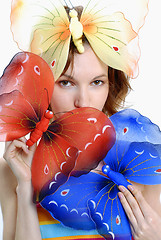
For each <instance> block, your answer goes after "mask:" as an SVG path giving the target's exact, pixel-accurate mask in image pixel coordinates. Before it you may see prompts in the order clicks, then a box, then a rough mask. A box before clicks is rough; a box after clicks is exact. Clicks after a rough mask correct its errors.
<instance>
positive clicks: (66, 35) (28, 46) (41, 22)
mask: <svg viewBox="0 0 161 240" xmlns="http://www.w3.org/2000/svg"><path fill="white" fill-rule="evenodd" d="M20 13H21V14H20ZM69 24H70V23H69V19H68V16H67V13H66V11H65V8H64V6H63V4H62V3H61V1H59V0H58V1H54V2H52V1H50V0H47V1H43V0H34V1H33V0H23V1H22V0H14V1H12V11H11V28H12V32H13V33H14V39H15V41H16V42H17V43H18V46H19V47H20V49H22V50H23V51H31V52H33V53H35V54H38V55H40V56H41V57H43V58H44V59H45V61H46V62H47V63H48V64H49V66H50V67H51V69H52V71H53V74H54V77H55V79H57V78H58V77H59V76H60V74H61V73H62V71H63V69H64V67H65V64H66V61H67V57H68V51H69V44H70V38H71V34H70V31H69ZM24 26H27V28H26V27H25V28H24ZM24 29H25V32H24ZM24 36H26V37H25V38H24Z"/></svg>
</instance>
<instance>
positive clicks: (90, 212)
mask: <svg viewBox="0 0 161 240" xmlns="http://www.w3.org/2000/svg"><path fill="white" fill-rule="evenodd" d="M110 119H111V121H112V122H113V125H114V126H115V127H116V142H115V144H114V146H113V147H112V148H111V149H110V150H109V152H108V153H107V155H106V157H105V158H104V160H105V162H106V164H107V165H105V168H107V166H108V168H110V169H111V170H110V174H109V173H108V174H107V175H102V174H97V173H94V172H90V173H88V174H84V175H82V176H80V177H77V178H75V177H73V176H71V177H69V180H68V181H67V182H66V183H65V184H64V185H62V186H61V187H60V188H59V189H58V190H57V192H56V193H54V194H52V195H50V196H48V197H47V198H44V200H43V201H42V202H41V204H42V206H43V207H44V208H45V209H47V210H48V211H49V212H50V213H51V215H52V216H53V217H54V218H56V219H58V220H59V221H61V222H62V224H64V225H65V226H68V227H71V228H75V229H84V230H87V229H93V228H96V229H97V230H98V232H99V234H100V235H102V236H103V237H104V238H105V239H122V240H123V239H128V240H130V239H132V235H131V229H130V225H129V222H128V219H127V217H126V214H125V212H124V210H123V207H122V205H121V202H120V200H119V198H118V188H117V186H118V185H124V186H126V187H127V185H128V184H130V182H129V180H131V181H134V182H137V183H140V184H149V185H152V184H160V183H161V174H160V173H161V144H160V139H161V136H160V135H161V134H160V130H159V128H158V126H157V125H155V124H153V123H152V122H151V121H150V120H149V119H148V118H146V117H143V116H142V115H141V114H139V113H138V112H137V111H135V110H132V109H127V110H124V111H121V112H119V113H116V115H113V116H112V117H110ZM127 124H128V125H127ZM124 129H126V130H124ZM136 131H137V132H138V134H137V132H136ZM125 133H127V134H129V135H127V134H125ZM139 140H140V142H139ZM126 144H127V146H126ZM116 145H117V147H116ZM114 152H115V154H114ZM103 173H104V174H106V172H105V171H103Z"/></svg>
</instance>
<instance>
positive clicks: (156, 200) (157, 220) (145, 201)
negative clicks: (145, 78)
mask: <svg viewBox="0 0 161 240" xmlns="http://www.w3.org/2000/svg"><path fill="white" fill-rule="evenodd" d="M85 59H86V60H87V61H86V60H85ZM87 63H88V67H87ZM80 69H83V71H80ZM107 73H108V68H107V66H105V65H104V64H103V63H102V62H100V60H99V59H98V58H97V57H96V56H95V54H94V53H93V51H92V49H91V48H90V47H89V46H86V48H85V53H83V54H81V55H77V57H76V58H75V62H74V71H73V72H71V69H70V68H69V69H68V71H67V72H66V74H65V75H63V76H61V77H60V78H59V79H58V80H57V82H56V84H55V89H54V93H53V97H52V101H51V107H52V110H53V111H54V113H56V112H64V111H69V110H72V109H74V108H78V107H85V106H86V107H87V106H90V107H95V108H97V109H99V110H102V109H103V106H104V104H105V101H106V99H107V97H108V91H109V85H108V74H107ZM61 96H64V97H65V99H64V98H63V101H61V100H62V97H61ZM100 96H101V97H100ZM98 97H99V98H98ZM68 100H69V101H68ZM35 149H36V145H34V146H32V147H31V148H27V146H26V139H25V137H23V138H21V139H18V140H15V141H13V142H8V143H6V147H5V152H4V158H3V159H0V203H1V206H2V213H3V223H4V230H3V233H4V234H3V240H22V239H23V240H31V239H32V240H41V234H40V229H39V221H38V217H37V211H36V206H35V205H34V204H33V203H32V185H31V170H30V168H31V164H32V158H33V154H34V152H35ZM133 187H134V189H129V190H127V189H124V188H121V187H120V188H119V189H120V193H119V197H120V200H121V202H122V205H123V207H124V209H125V211H126V213H127V216H128V217H129V221H130V224H131V229H132V233H133V236H134V239H135V240H137V239H139V240H145V239H146V240H151V239H153V240H160V239H161V237H160V236H161V229H160V225H161V204H160V193H161V186H160V185H157V186H144V185H140V184H134V183H133Z"/></svg>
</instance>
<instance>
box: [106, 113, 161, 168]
mask: <svg viewBox="0 0 161 240" xmlns="http://www.w3.org/2000/svg"><path fill="white" fill-rule="evenodd" d="M110 120H111V121H112V123H113V125H114V128H115V130H116V142H115V144H114V146H113V147H112V148H111V149H110V151H109V152H108V153H107V155H106V157H105V159H104V161H105V162H106V163H107V164H109V162H111V160H110V159H112V162H113V160H115V161H114V163H111V166H112V169H113V170H117V168H118V164H119V162H120V161H121V160H122V158H123V157H124V155H125V154H126V152H127V150H128V149H129V145H130V144H131V143H132V142H151V143H153V144H161V131H160V129H159V127H158V126H157V125H155V124H154V123H152V122H151V121H150V119H148V118H147V117H144V116H142V115H141V114H140V113H139V112H137V111H135V110H133V109H126V110H123V111H120V112H117V113H116V114H114V115H112V116H111V117H110Z"/></svg>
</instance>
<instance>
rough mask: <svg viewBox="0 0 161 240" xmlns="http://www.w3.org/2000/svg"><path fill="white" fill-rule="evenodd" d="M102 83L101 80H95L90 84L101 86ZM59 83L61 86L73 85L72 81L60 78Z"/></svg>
mask: <svg viewBox="0 0 161 240" xmlns="http://www.w3.org/2000/svg"><path fill="white" fill-rule="evenodd" d="M103 84H104V81H102V80H95V81H93V82H91V85H92V86H102V85H103ZM59 85H60V86H62V87H70V86H74V83H72V82H71V81H69V80H61V81H59Z"/></svg>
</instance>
